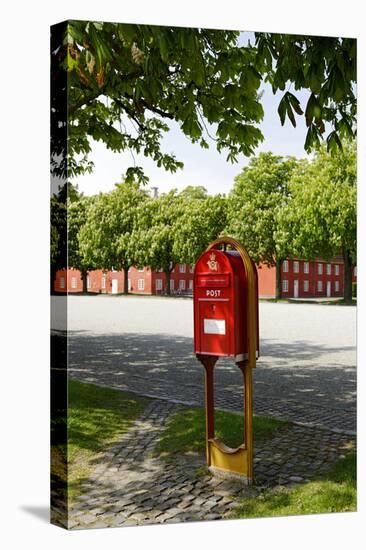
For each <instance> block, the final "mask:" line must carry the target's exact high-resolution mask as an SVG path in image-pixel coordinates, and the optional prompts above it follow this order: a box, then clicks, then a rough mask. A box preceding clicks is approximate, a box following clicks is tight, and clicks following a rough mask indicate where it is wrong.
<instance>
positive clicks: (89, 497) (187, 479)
mask: <svg viewBox="0 0 366 550" xmlns="http://www.w3.org/2000/svg"><path fill="white" fill-rule="evenodd" d="M182 408H183V405H179V404H174V403H171V402H168V401H164V400H158V399H154V400H152V401H151V402H150V403H149V404H148V406H147V407H146V408H145V410H144V412H143V414H142V415H141V416H140V418H139V419H138V420H137V421H136V422H135V423H134V424H133V426H132V427H131V429H130V430H129V431H128V432H127V433H126V434H125V435H124V436H123V437H122V438H121V440H120V441H119V443H118V444H116V445H115V446H114V447H113V448H112V449H111V450H110V451H108V452H107V453H106V454H105V455H104V457H103V462H101V463H99V464H98V465H97V466H96V467H95V470H94V471H93V473H92V475H91V476H90V478H89V479H88V480H87V481H86V482H84V483H83V486H82V491H81V495H80V497H78V498H77V499H76V501H75V502H74V504H73V506H72V508H71V510H70V511H69V517H68V524H67V527H68V528H69V529H84V528H100V527H117V526H128V525H130V526H131V525H147V524H156V523H176V522H184V521H201V520H216V519H224V518H227V517H228V516H229V515H230V513H231V511H232V510H233V509H234V508H235V507H236V506H237V500H238V498H239V497H240V496H243V495H252V496H255V495H256V494H258V492H260V491H261V490H263V488H269V487H275V486H278V485H282V486H285V485H286V486H293V485H296V484H297V483H302V482H305V481H308V480H311V479H314V478H317V477H318V476H319V475H321V474H323V473H324V472H326V470H327V469H328V468H329V467H330V466H331V465H332V463H333V462H334V461H335V460H337V459H338V458H340V457H341V456H342V455H344V453H345V452H346V451H347V450H348V449H349V448H350V447H352V446H354V444H355V441H354V438H353V437H352V436H349V435H347V434H336V433H334V432H331V431H327V430H322V429H314V428H311V429H310V428H308V427H304V426H298V425H293V424H289V425H288V426H286V427H285V428H282V429H280V430H279V431H278V432H277V433H276V434H275V435H274V437H273V438H272V439H270V440H266V441H265V442H263V443H261V442H258V444H256V443H255V445H254V472H255V480H254V484H253V486H250V487H249V486H244V485H242V484H239V483H238V482H237V481H232V480H227V479H222V478H219V477H216V476H212V475H211V474H209V473H204V468H202V466H204V465H205V457H204V456H198V455H190V456H180V457H179V458H178V459H177V461H175V462H166V461H165V460H163V459H162V458H159V457H152V451H153V449H154V447H155V445H156V442H157V440H158V439H159V436H160V435H161V434H162V431H163V430H164V426H165V423H166V421H167V419H168V418H169V416H170V415H172V414H174V413H175V412H177V411H178V410H181V409H182Z"/></svg>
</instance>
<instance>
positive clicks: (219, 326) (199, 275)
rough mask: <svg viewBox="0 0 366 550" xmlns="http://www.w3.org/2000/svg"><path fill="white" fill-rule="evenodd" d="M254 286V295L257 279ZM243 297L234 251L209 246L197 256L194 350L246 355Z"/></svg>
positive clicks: (242, 270)
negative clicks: (208, 248) (209, 247)
mask: <svg viewBox="0 0 366 550" xmlns="http://www.w3.org/2000/svg"><path fill="white" fill-rule="evenodd" d="M254 271H255V274H256V269H255V267H254ZM256 287H257V296H258V282H257V279H256ZM247 299H248V296H247V275H246V272H245V268H244V265H243V261H242V259H241V257H240V254H239V252H238V251H236V250H229V251H222V250H216V249H210V250H208V251H206V252H204V253H203V254H202V255H201V256H200V257H199V259H198V261H197V262H196V266H195V271H194V345H195V353H196V354H201V355H214V356H230V357H234V358H235V361H236V362H238V361H244V360H245V359H247V357H248V347H249V346H248V330H247V318H246V314H247ZM257 303H258V300H257ZM257 319H258V315H257ZM257 332H258V328H257ZM258 341H259V338H258V337H257V343H258ZM257 355H258V345H257Z"/></svg>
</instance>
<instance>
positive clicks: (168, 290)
mask: <svg viewBox="0 0 366 550" xmlns="http://www.w3.org/2000/svg"><path fill="white" fill-rule="evenodd" d="M164 273H165V281H166V289H165V294H166V295H167V296H170V279H171V273H172V272H171V270H170V269H164Z"/></svg>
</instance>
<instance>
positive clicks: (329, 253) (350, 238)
mask: <svg viewBox="0 0 366 550" xmlns="http://www.w3.org/2000/svg"><path fill="white" fill-rule="evenodd" d="M356 180H357V168H356V144H355V143H354V142H350V143H345V145H344V147H343V152H341V151H339V152H338V153H337V154H335V155H329V154H328V153H327V152H326V150H325V149H324V147H323V148H321V149H320V150H319V151H318V153H317V154H316V156H315V158H314V160H313V161H310V162H309V161H306V160H304V161H302V162H301V164H300V165H299V167H298V170H297V171H296V172H295V173H294V176H293V178H292V181H291V184H290V193H291V200H290V201H289V202H288V203H287V204H286V205H284V207H283V208H282V209H281V212H280V213H279V222H280V223H279V229H278V230H277V232H276V240H277V242H278V245H279V247H283V248H287V247H288V246H290V247H291V249H292V251H293V253H294V254H295V255H297V256H299V257H301V258H305V259H311V258H314V257H316V256H321V257H323V258H325V259H331V258H332V257H334V256H335V255H337V254H339V253H343V255H344V254H347V255H348V256H350V258H351V260H352V262H353V263H355V262H356V233H357V225H356V224H357V219H356V216H357V212H356V208H357V200H356V199H357V197H356Z"/></svg>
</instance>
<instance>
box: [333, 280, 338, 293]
mask: <svg viewBox="0 0 366 550" xmlns="http://www.w3.org/2000/svg"><path fill="white" fill-rule="evenodd" d="M334 290H335V291H336V292H339V281H335V288H334Z"/></svg>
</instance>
